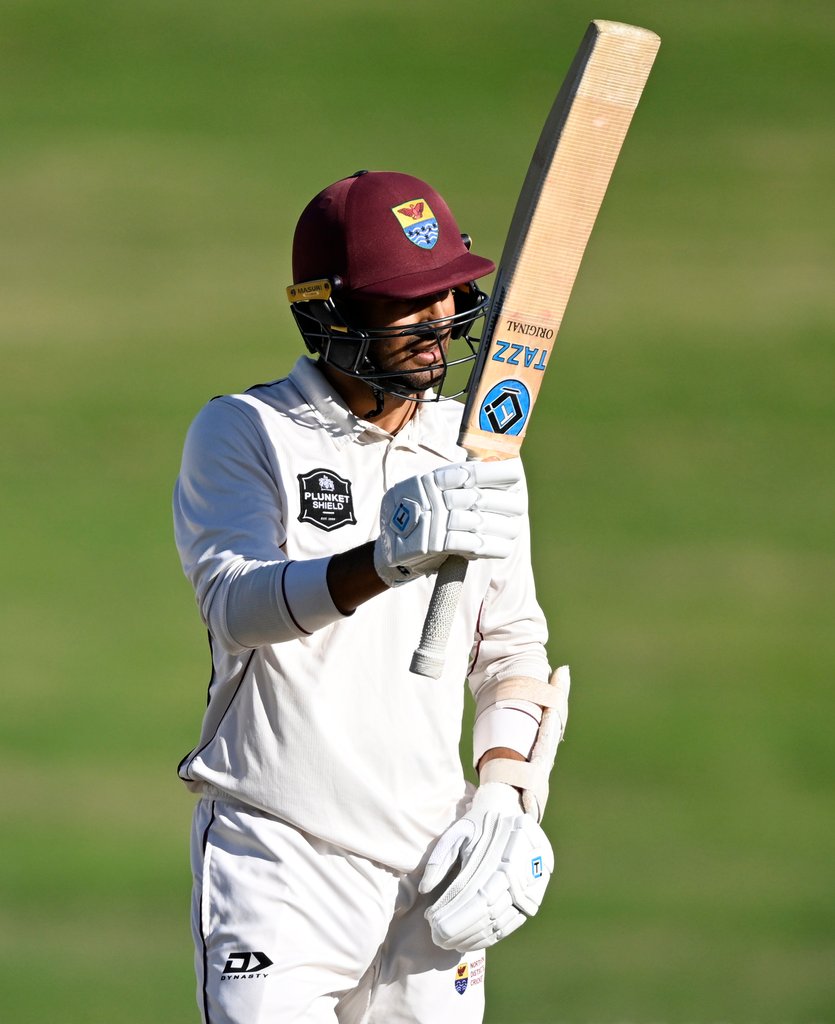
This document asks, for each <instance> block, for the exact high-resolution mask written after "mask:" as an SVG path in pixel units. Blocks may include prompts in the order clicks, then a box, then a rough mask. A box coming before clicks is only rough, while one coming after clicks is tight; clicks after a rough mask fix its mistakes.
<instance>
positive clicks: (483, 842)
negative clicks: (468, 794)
mask: <svg viewBox="0 0 835 1024" xmlns="http://www.w3.org/2000/svg"><path fill="white" fill-rule="evenodd" d="M459 858H460V866H459V868H458V871H457V872H456V874H455V876H454V877H453V879H452V882H451V883H450V884H449V885H448V886H447V888H446V889H445V890H444V892H443V893H442V895H441V896H440V897H439V899H437V900H436V901H435V903H433V904H432V906H431V907H429V909H428V910H427V911H426V915H425V916H426V919H427V921H428V922H429V924H430V926H431V928H432V940H433V941H434V943H435V944H436V945H437V946H440V947H441V949H457V950H459V951H460V952H462V953H469V952H473V951H474V950H478V949H484V948H485V947H487V946H492V945H493V944H494V943H496V942H498V941H499V939H503V938H504V937H505V936H507V935H510V933H511V932H514V931H516V929H517V928H518V927H519V926H520V925H522V924H524V923H525V921H526V920H527V919H528V918H529V917H533V915H534V914H535V913H536V912H537V910H539V907H540V904H541V903H542V898H543V896H544V895H545V889H546V887H547V885H548V881H549V879H550V877H551V874H552V873H553V870H554V854H553V851H552V849H551V844H550V843H549V842H548V837H547V836H546V835H545V833H544V832H543V831H542V829H541V828H540V827H539V825H538V824H537V822H536V819H534V818H532V817H531V816H530V815H528V814H525V813H524V812H523V811H522V807H521V804H520V802H519V795H518V793H517V791H516V790H515V789H514V788H513V787H512V786H508V785H505V784H504V783H502V782H488V783H486V784H485V785H483V786H480V787H479V788H478V789H477V790H476V793H475V797H474V798H473V802H472V805H471V807H470V809H469V811H467V813H466V814H465V815H464V816H463V817H462V818H459V819H458V821H456V822H455V823H454V824H453V825H452V826H450V828H448V829H447V831H446V832H444V834H443V835H442V836H441V838H440V839H439V840H438V842H437V844H436V845H435V848H434V849H433V851H432V853H431V854H430V857H429V861H428V863H427V865H426V870H425V871H424V874H423V878H422V880H421V882H420V886H419V888H420V892H422V893H427V892H431V891H432V889H434V888H435V886H437V885H438V884H439V883H440V882H441V881H443V879H444V877H445V876H446V875H447V873H448V872H449V870H450V869H451V868H452V867H453V865H455V863H456V862H457V861H458V860H459Z"/></svg>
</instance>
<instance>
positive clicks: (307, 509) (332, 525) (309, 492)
mask: <svg viewBox="0 0 835 1024" xmlns="http://www.w3.org/2000/svg"><path fill="white" fill-rule="evenodd" d="M298 479H299V508H300V512H299V522H300V523H312V524H313V525H314V526H318V528H319V529H320V530H338V529H339V527H340V526H350V525H353V524H354V523H356V521H357V519H356V516H355V515H354V499H353V497H352V495H351V481H350V480H346V479H345V478H344V477H342V476H340V475H339V474H338V473H334V472H333V471H332V470H330V469H312V470H311V471H310V472H309V473H299V474H298Z"/></svg>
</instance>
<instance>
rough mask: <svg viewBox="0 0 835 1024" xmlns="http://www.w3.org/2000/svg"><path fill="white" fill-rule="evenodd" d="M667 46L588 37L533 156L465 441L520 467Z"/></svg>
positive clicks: (598, 33) (599, 24) (601, 28)
mask: <svg viewBox="0 0 835 1024" xmlns="http://www.w3.org/2000/svg"><path fill="white" fill-rule="evenodd" d="M659 43H660V40H659V39H658V36H656V35H655V33H653V32H650V31H648V30H646V29H641V28H636V27H634V26H631V25H621V24H618V23H616V22H607V21H594V22H592V23H591V25H590V26H589V28H588V31H587V32H586V35H585V37H584V39H583V42H582V43H581V46H580V49H579V51H578V53H577V56H576V57H575V59H574V62H573V63H572V65H571V68H570V69H569V72H568V75H567V77H566V79H565V82H564V84H563V87H562V89H561V90H560V92H559V95H558V96H557V98H556V101H555V102H554V105H553V107H552V109H551V113H550V114H549V116H548V119H547V121H546V123H545V127H544V128H543V130H542V134H541V136H540V138H539V142H538V143H537V146H536V150H535V151H534V155H533V159H532V160H531V165H530V167H529V169H528V173H527V177H526V178H525V182H524V184H523V186H522V191H521V193H520V196H519V201H518V203H517V205H516V210H515V212H514V215H513V220H512V222H511V225H510V230H509V232H508V236H507V241H506V243H505V247H504V251H503V253H502V258H501V263H500V265H499V271H498V274H497V276H496V285H495V288H494V290H493V297H492V299H491V304H490V307H489V308H488V311H487V318H486V327H485V332H484V337H483V338H482V343H481V348H480V350H479V358H478V362H477V364H476V367H475V369H474V371H473V376H472V380H471V385H470V390H469V393H468V398H467V403H466V406H465V410H464V419H463V423H462V428H461V434H460V436H459V442H460V443H461V444H462V445H463V446H464V447H465V448H466V449H467V451H468V452H469V454H470V456H471V457H472V458H477V459H485V458H512V457H513V456H515V455H518V454H519V449H520V447H521V445H522V441H523V439H524V436H525V432H526V430H527V428H528V424H529V422H530V417H531V413H532V410H533V407H534V404H535V403H536V399H537V396H538V394H539V389H540V386H541V384H542V377H543V374H544V372H545V370H546V368H547V367H548V364H549V362H550V360H551V356H552V353H553V349H554V344H555V341H556V338H557V334H558V332H559V329H560V325H561V323H562V318H563V314H564V312H565V308H566V305H567V303H568V299H569V296H570V294H571V289H572V288H573V286H574V281H575V279H576V277H577V272H578V270H579V267H580V262H581V260H582V258H583V253H584V252H585V248H586V243H587V242H588V239H589V235H590V234H591V230H592V227H593V226H594V221H595V219H596V217H597V212H598V210H599V208H600V204H601V203H602V201H603V196H604V195H605V192H606V188H607V186H608V184H609V179H610V177H611V174H612V171H613V169H614V166H615V162H616V161H617V158H618V154H619V152H620V149H621V146H622V144H623V140H624V138H625V136H626V132H627V129H628V128H629V124H630V121H631V120H632V114H633V112H634V110H635V107H636V106H637V104H638V100H639V98H640V96H641V92H642V91H643V88H644V84H645V83H646V80H647V76H648V75H649V72H650V68H651V67H652V63H653V60H654V59H655V55H656V53H657V51H658V46H659Z"/></svg>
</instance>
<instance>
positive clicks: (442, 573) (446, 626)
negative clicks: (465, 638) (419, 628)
mask: <svg viewBox="0 0 835 1024" xmlns="http://www.w3.org/2000/svg"><path fill="white" fill-rule="evenodd" d="M466 575H467V559H466V558H462V557H461V555H450V556H449V558H447V560H446V561H445V562H444V563H443V565H442V566H441V568H440V569H439V570H438V575H437V577H436V578H435V589H434V590H433V591H432V599H431V600H430V602H429V608H428V610H427V612H426V618H425V619H424V621H423V633H422V634H421V637H420V643H419V644H418V647H417V650H416V651H415V653H414V654H413V655H412V664H411V665H410V666H409V667H410V669H411V671H412V672H414V673H416V674H417V675H419V676H426V677H427V679H438V678H440V675H441V673H442V672H443V670H444V663H445V661H446V648H447V643H448V641H449V634H450V630H451V629H452V620H453V619H454V618H455V609H456V608H457V607H458V598H459V597H460V595H461V587H462V585H463V583H464V577H465V576H466Z"/></svg>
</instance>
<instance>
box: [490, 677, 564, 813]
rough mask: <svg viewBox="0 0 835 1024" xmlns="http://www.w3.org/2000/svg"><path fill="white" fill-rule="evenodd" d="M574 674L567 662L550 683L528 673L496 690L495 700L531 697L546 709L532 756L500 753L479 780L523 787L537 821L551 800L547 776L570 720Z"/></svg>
mask: <svg viewBox="0 0 835 1024" xmlns="http://www.w3.org/2000/svg"><path fill="white" fill-rule="evenodd" d="M570 689H571V675H570V673H569V671H568V665H561V666H560V667H559V668H558V669H556V670H555V671H554V672H553V673H552V675H551V678H550V680H549V682H548V683H542V682H540V681H539V680H538V679H530V678H528V677H527V676H514V677H513V678H511V679H505V680H503V681H502V682H501V683H499V686H498V688H497V690H496V694H495V699H496V700H513V699H516V700H529V701H532V702H533V703H534V704H539V705H540V706H541V707H542V708H543V709H544V710H543V713H542V721H541V722H540V724H539V731H538V732H537V736H536V740H535V741H534V745H533V749H532V750H531V756H530V758H529V759H528V760H527V761H512V760H510V759H509V758H504V757H497V758H494V759H493V760H492V761H488V762H487V763H486V764H485V765H484V767H483V768H482V769H481V773H480V782H481V784H482V785H484V784H485V783H486V782H504V783H507V785H510V786H515V787H516V788H517V789H520V790H521V791H522V806H523V807H524V809H525V811H526V812H527V813H528V814H530V815H531V816H532V817H534V818H536V820H537V821H542V815H543V812H544V811H545V804H546V802H547V800H548V776H549V775H550V774H551V769H552V768H553V766H554V759H555V757H556V756H557V745H558V744H559V742H560V740H561V739H562V738H563V734H564V732H565V724H566V722H567V721H568V693H569V690H570Z"/></svg>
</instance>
